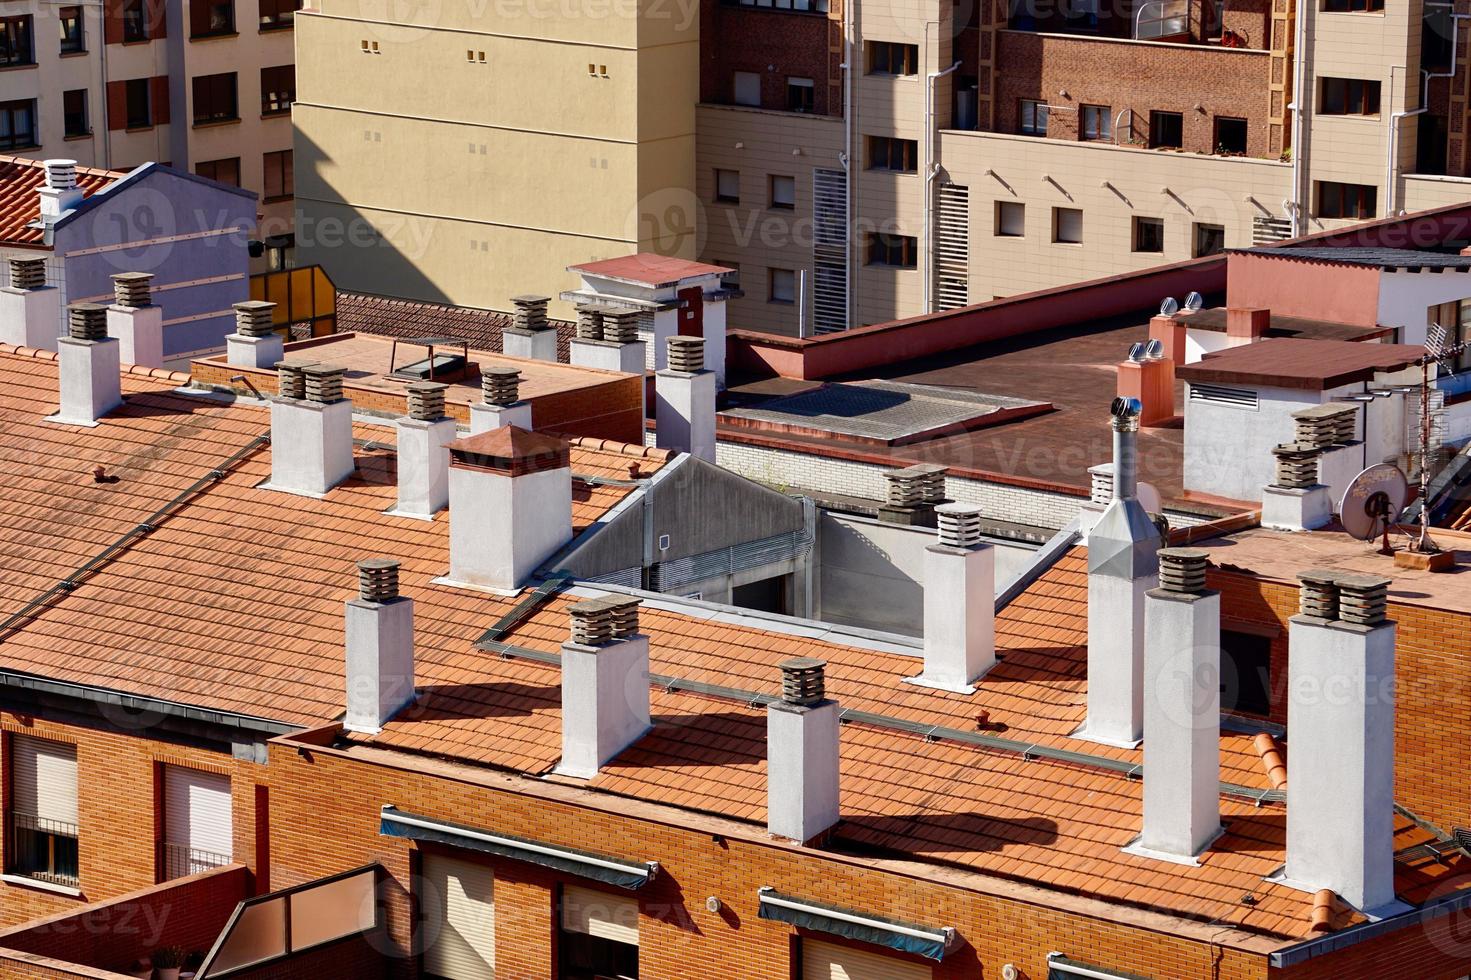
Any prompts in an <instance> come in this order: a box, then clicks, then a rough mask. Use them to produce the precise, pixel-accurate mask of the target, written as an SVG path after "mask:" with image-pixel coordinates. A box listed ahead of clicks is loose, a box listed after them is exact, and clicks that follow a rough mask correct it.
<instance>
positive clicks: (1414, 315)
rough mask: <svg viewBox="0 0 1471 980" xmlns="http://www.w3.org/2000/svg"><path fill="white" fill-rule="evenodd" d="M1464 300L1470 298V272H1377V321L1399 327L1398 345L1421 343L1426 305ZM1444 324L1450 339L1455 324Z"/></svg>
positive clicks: (1427, 312) (1423, 337) (1422, 340)
mask: <svg viewBox="0 0 1471 980" xmlns="http://www.w3.org/2000/svg"><path fill="white" fill-rule="evenodd" d="M1466 299H1471V272H1454V271H1450V270H1447V271H1445V272H1440V273H1425V272H1381V273H1380V276H1379V323H1380V324H1381V325H1383V326H1386V327H1399V328H1400V334H1399V337H1398V338H1397V339H1398V342H1399V343H1401V344H1423V343H1425V328H1426V326H1427V325H1428V314H1429V310H1430V307H1432V306H1438V305H1440V304H1441V303H1450V302H1454V301H1458V300H1466ZM1444 326H1446V327H1448V328H1450V330H1451V334H1450V336H1451V337H1452V338H1453V339H1454V337H1455V336H1456V334H1455V329H1456V325H1455V324H1450V323H1447V324H1444Z"/></svg>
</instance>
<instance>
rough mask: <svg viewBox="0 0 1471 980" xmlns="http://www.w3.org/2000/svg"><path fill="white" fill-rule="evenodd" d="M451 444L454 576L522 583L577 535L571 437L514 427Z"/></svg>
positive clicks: (512, 585)
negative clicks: (574, 533)
mask: <svg viewBox="0 0 1471 980" xmlns="http://www.w3.org/2000/svg"><path fill="white" fill-rule="evenodd" d="M448 448H449V452H450V467H449V512H450V522H449V578H450V580H451V581H454V582H460V583H463V584H466V585H480V586H485V587H488V588H492V589H502V590H515V589H519V588H520V587H521V586H522V585H524V584H525V583H526V581H527V580H528V579H530V578H531V575H532V573H534V572H535V571H536V570H537V568H539V567H540V566H541V564H542V562H544V561H546V560H547V559H548V558H550V557H551V556H552V555H554V554H556V552H557V550H558V549H559V548H561V547H562V546H563V545H565V544H566V543H567V542H569V541H571V540H572V466H571V462H570V452H569V448H568V445H567V443H565V442H563V441H562V440H561V439H556V438H553V437H552V436H544V435H539V434H537V433H535V432H527V431H526V430H525V429H519V428H517V427H515V426H513V425H508V426H506V427H504V428H501V429H496V430H495V431H494V432H484V433H481V434H480V435H477V436H470V437H468V438H466V439H460V440H458V441H456V442H452V443H450V444H449V447H448Z"/></svg>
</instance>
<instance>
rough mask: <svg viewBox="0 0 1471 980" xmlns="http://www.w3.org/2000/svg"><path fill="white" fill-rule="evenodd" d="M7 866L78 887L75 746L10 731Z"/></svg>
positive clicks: (31, 875)
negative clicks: (14, 733) (12, 733)
mask: <svg viewBox="0 0 1471 980" xmlns="http://www.w3.org/2000/svg"><path fill="white" fill-rule="evenodd" d="M9 775H10V787H9V790H10V792H9V797H8V800H7V802H8V804H9V806H8V808H7V810H6V813H5V817H6V820H5V823H6V827H5V838H6V840H5V843H6V845H7V846H6V865H5V870H6V871H7V872H9V873H10V874H15V875H22V876H24V877H27V878H35V879H37V880H38V881H45V882H50V883H51V884H54V885H65V886H67V887H72V888H75V887H76V886H77V883H78V882H77V874H78V868H77V833H78V830H77V747H76V746H75V745H67V744H65V743H62V742H48V741H45V740H43V739H39V738H32V737H31V736H29V735H12V736H10V774H9Z"/></svg>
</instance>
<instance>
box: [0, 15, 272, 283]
mask: <svg viewBox="0 0 1471 980" xmlns="http://www.w3.org/2000/svg"><path fill="white" fill-rule="evenodd" d="M296 9H297V0H101V2H99V0H76V2H75V3H73V2H69V0H55V2H53V0H43V2H40V3H35V2H24V3H22V2H17V0H0V152H4V153H14V154H18V155H22V156H27V157H33V158H36V159H46V158H68V159H74V160H76V161H77V162H78V163H80V164H82V165H84V166H91V167H102V168H107V169H112V170H129V169H132V168H133V167H136V166H138V165H139V164H142V163H148V162H158V163H164V164H167V165H169V166H172V167H175V168H178V169H180V170H187V171H190V172H192V173H196V174H201V175H203V176H206V177H210V178H213V179H215V180H219V181H222V182H224V183H227V184H232V185H235V186H239V187H243V188H246V189H247V190H252V191H255V192H256V194H257V196H258V198H259V205H258V209H257V229H256V233H257V237H259V238H260V239H263V240H264V241H265V242H266V243H267V246H268V247H267V248H266V249H265V251H264V253H263V254H262V256H261V257H260V264H261V265H262V266H265V265H268V264H286V263H289V262H290V246H291V235H292V228H293V224H294V214H293V208H292V194H293V183H294V176H295V167H294V164H293V160H292V139H291V103H292V101H293V99H294V98H295V89H296V81H295V76H296V69H295V50H294V41H293V31H292V27H293V23H294V19H295V15H296Z"/></svg>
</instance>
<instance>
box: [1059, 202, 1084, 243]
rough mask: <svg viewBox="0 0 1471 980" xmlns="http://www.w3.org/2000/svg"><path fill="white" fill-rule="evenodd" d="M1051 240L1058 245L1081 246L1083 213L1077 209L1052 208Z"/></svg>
mask: <svg viewBox="0 0 1471 980" xmlns="http://www.w3.org/2000/svg"><path fill="white" fill-rule="evenodd" d="M1052 240H1053V241H1054V242H1055V243H1057V244H1059V245H1081V244H1083V212H1082V211H1079V210H1078V209H1077V208H1053V209H1052Z"/></svg>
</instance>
